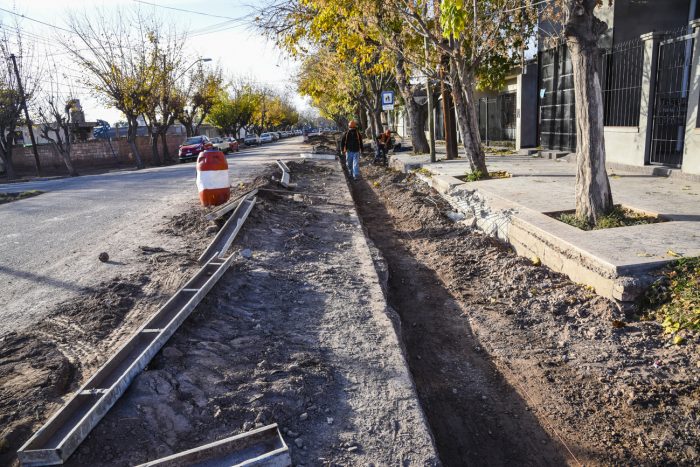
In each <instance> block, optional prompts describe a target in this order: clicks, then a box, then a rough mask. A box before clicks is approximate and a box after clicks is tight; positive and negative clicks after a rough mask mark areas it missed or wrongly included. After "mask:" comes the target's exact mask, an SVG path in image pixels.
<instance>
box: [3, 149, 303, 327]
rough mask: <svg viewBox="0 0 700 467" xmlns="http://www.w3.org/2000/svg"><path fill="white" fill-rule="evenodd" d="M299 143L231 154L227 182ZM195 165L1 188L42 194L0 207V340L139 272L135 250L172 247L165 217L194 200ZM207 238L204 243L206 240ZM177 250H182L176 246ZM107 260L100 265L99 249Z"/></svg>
mask: <svg viewBox="0 0 700 467" xmlns="http://www.w3.org/2000/svg"><path fill="white" fill-rule="evenodd" d="M299 143H300V138H294V139H291V140H287V141H280V142H277V143H273V144H268V145H264V146H261V147H258V148H250V149H243V150H241V152H239V153H235V154H233V155H229V157H228V160H229V166H230V168H229V171H230V175H231V183H232V184H234V185H235V184H236V183H238V182H240V181H245V180H248V179H252V178H253V177H255V175H256V173H257V172H258V171H259V170H260V169H261V168H262V167H263V166H264V165H266V164H269V163H271V162H273V161H274V160H275V159H278V158H290V157H297V156H298V154H299V152H300V146H299ZM194 178H195V164H194V163H187V164H180V165H174V166H168V167H159V168H149V169H145V170H141V171H123V172H113V173H108V174H102V175H87V176H81V177H76V178H64V179H57V180H47V181H37V182H29V183H14V184H0V192H17V191H27V190H41V191H45V192H46V193H44V194H42V195H40V196H36V197H33V198H29V199H26V200H21V201H15V202H12V203H7V204H3V205H0V219H2V222H1V223H0V284H2V286H0V336H1V335H3V334H5V333H6V332H9V331H18V330H22V329H24V328H27V327H30V326H31V325H32V324H33V323H35V322H37V321H39V320H41V319H42V318H43V317H45V316H46V314H47V313H48V312H50V311H51V309H52V308H53V307H54V306H55V305H56V304H58V303H60V302H62V301H64V300H67V299H70V298H71V297H74V296H75V295H76V294H78V293H80V292H82V291H85V290H88V291H89V288H90V287H93V286H95V285H97V284H99V283H100V282H102V281H104V280H107V279H109V278H111V277H113V276H116V275H126V274H130V273H133V272H136V271H138V270H139V268H140V266H141V265H142V262H143V261H144V259H143V255H141V254H140V252H139V250H138V248H139V246H142V245H147V246H164V245H165V246H168V245H169V244H170V246H174V245H173V244H174V243H177V242H178V239H177V238H172V237H168V236H166V235H164V234H162V233H158V231H159V230H160V229H162V226H163V222H164V221H165V219H164V218H166V217H170V216H172V215H175V214H178V213H179V212H181V211H182V210H183V209H185V208H186V206H187V203H188V202H191V201H193V200H196V198H197V188H196V186H195V184H194ZM203 241H207V240H203ZM180 246H182V245H180ZM103 251H105V252H107V253H108V254H109V255H110V262H108V263H101V262H100V261H98V259H97V257H98V255H99V253H100V252H103Z"/></svg>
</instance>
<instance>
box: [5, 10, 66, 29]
mask: <svg viewBox="0 0 700 467" xmlns="http://www.w3.org/2000/svg"><path fill="white" fill-rule="evenodd" d="M0 11H4V12H6V13H9V14H11V15H15V16H19V17H20V18H24V19H28V20H29V21H34V22H35V23H39V24H43V25H44V26H48V27H50V28H54V29H58V30H59V31H64V32H69V33H71V34H73V31H71V30H70V29H66V28H62V27H60V26H56V25H54V24H50V23H45V22H44V21H40V20H38V19H34V18H30V17H29V16H26V15H23V14H21V13H16V12H14V11H11V10H6V9H4V8H0Z"/></svg>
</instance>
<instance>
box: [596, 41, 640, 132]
mask: <svg viewBox="0 0 700 467" xmlns="http://www.w3.org/2000/svg"><path fill="white" fill-rule="evenodd" d="M643 68H644V42H643V41H642V40H641V39H635V40H631V41H627V42H623V43H620V44H616V45H615V46H614V47H613V48H611V49H608V50H606V51H605V52H603V55H602V58H601V63H600V76H601V87H602V90H603V120H604V122H605V126H639V108H640V104H641V99H642V72H643Z"/></svg>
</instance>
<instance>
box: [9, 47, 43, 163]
mask: <svg viewBox="0 0 700 467" xmlns="http://www.w3.org/2000/svg"><path fill="white" fill-rule="evenodd" d="M10 59H12V65H13V66H14V68H15V76H17V87H19V94H20V97H21V98H22V108H23V109H24V117H25V118H26V119H27V128H28V129H29V139H31V140H32V150H33V152H34V161H35V162H36V175H37V176H39V175H41V162H40V161H39V152H38V151H37V149H36V139H34V128H32V121H31V120H30V119H29V111H28V110H27V99H26V96H25V95H24V88H23V87H22V79H21V78H20V77H19V69H17V60H16V59H15V54H10Z"/></svg>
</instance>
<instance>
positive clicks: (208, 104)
mask: <svg viewBox="0 0 700 467" xmlns="http://www.w3.org/2000/svg"><path fill="white" fill-rule="evenodd" d="M223 90H224V79H223V73H222V71H221V68H220V67H216V68H214V69H213V70H212V69H209V68H207V67H205V66H204V65H203V64H202V62H199V63H198V64H197V66H196V67H195V68H194V69H193V70H192V71H191V72H190V73H189V75H188V84H187V87H186V88H185V89H184V91H183V95H184V96H185V100H186V104H185V106H184V107H183V108H182V111H181V113H180V115H179V116H178V119H179V120H180V122H181V123H182V124H183V125H185V130H186V131H187V136H193V135H198V134H199V127H200V126H201V125H202V123H203V122H204V120H205V119H206V118H207V116H208V115H209V113H210V112H211V110H212V108H213V107H214V104H216V102H217V100H218V99H219V97H220V95H221V92H222V91H223Z"/></svg>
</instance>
